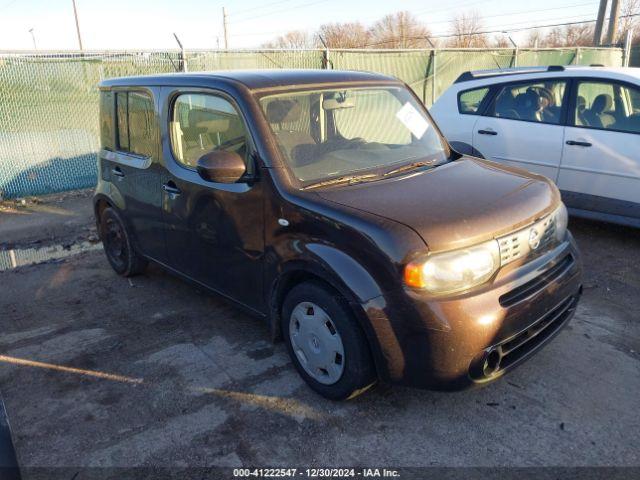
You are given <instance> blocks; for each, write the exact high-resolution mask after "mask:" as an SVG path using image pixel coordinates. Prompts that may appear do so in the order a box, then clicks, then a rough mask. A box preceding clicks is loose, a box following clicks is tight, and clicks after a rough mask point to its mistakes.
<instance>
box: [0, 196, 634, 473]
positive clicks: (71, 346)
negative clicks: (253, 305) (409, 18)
mask: <svg viewBox="0 0 640 480" xmlns="http://www.w3.org/2000/svg"><path fill="white" fill-rule="evenodd" d="M83 195H84V196H83ZM87 196H88V194H86V193H85V194H78V196H70V197H68V198H66V199H65V198H62V199H61V200H60V201H58V200H57V197H52V198H51V199H47V200H45V206H46V205H47V202H51V204H52V205H53V206H55V207H56V209H58V210H60V211H66V212H68V214H67V215H63V214H61V213H60V212H58V215H60V217H59V218H58V220H57V221H52V220H51V218H52V215H56V214H55V213H51V212H50V214H48V215H40V217H39V218H40V220H34V218H35V217H34V216H37V215H38V214H37V213H33V212H32V213H30V214H27V213H24V212H23V214H19V213H15V212H11V211H9V210H4V211H0V240H1V239H4V240H2V241H3V243H4V246H5V248H8V246H10V247H11V248H21V246H33V243H34V242H35V243H36V244H37V243H38V241H41V242H45V243H46V242H53V243H55V242H56V241H59V242H76V241H78V240H79V239H84V238H87V237H88V236H90V235H92V230H91V229H92V225H91V209H90V206H89V204H88V198H87ZM19 217H22V218H23V219H22V220H20V218H19ZM54 218H55V217H54ZM60 218H64V219H65V221H67V222H70V223H68V224H67V225H66V227H65V228H63V229H60V228H59V226H58V227H55V225H58V224H59V223H60ZM47 222H49V223H47ZM42 225H48V226H47V227H46V228H45V227H43V226H42ZM571 229H572V231H573V233H574V235H575V236H576V238H577V240H578V243H579V245H580V247H581V249H582V252H583V253H584V263H585V268H586V272H585V293H584V297H583V300H582V302H581V304H580V306H579V308H578V312H577V314H576V316H575V318H574V320H573V321H572V322H571V324H570V325H569V326H568V327H567V328H566V329H565V330H564V331H563V332H562V333H561V334H560V335H559V336H558V337H556V339H554V340H553V342H551V343H550V344H549V345H548V346H547V347H546V348H545V349H543V350H542V351H541V352H540V353H539V354H538V355H536V356H535V357H534V358H533V359H532V360H530V361H529V362H527V363H526V364H525V365H523V366H522V367H520V368H518V369H517V370H516V371H514V372H513V373H512V374H510V375H508V376H506V377H505V378H503V379H502V380H500V381H498V382H497V383H494V384H492V385H490V386H488V387H486V388H483V389H478V390H472V391H465V392H459V393H436V392H429V391H421V390H413V389H407V388H395V387H394V388H387V387H379V388H376V389H374V390H373V391H371V392H369V393H367V394H365V395H363V396H361V397H359V398H357V399H355V400H353V401H350V402H344V403H334V402H330V401H327V400H324V399H322V398H320V397H319V396H317V395H315V394H314V393H313V392H312V391H311V390H309V389H308V388H307V387H306V386H305V385H304V384H303V382H302V380H301V379H300V378H299V377H298V375H297V374H296V373H295V371H294V369H293V367H292V365H291V364H290V362H289V359H288V357H287V355H286V351H285V349H284V346H283V345H282V344H276V345H273V344H271V343H270V341H269V335H268V332H267V329H266V327H265V325H263V324H262V323H261V321H260V320H257V319H254V318H251V317H248V316H246V315H244V314H243V313H241V312H239V311H238V310H236V309H235V308H233V307H232V306H230V305H228V304H226V303H225V302H223V301H222V300H220V299H218V298H216V297H213V296H211V295H209V294H206V293H203V292H200V291H198V290H197V289H195V288H194V287H193V286H191V285H189V284H186V283H184V282H182V281H180V280H178V279H176V278H174V277H172V276H170V275H168V274H166V273H164V272H163V271H161V270H160V269H159V268H157V267H153V266H152V267H150V269H149V271H148V272H147V273H146V274H145V275H143V276H140V277H136V278H134V279H132V280H131V281H129V280H127V279H123V278H120V277H118V276H117V275H116V274H115V273H113V271H112V270H111V269H110V267H109V265H108V263H107V261H106V258H105V257H104V255H103V253H102V252H101V251H90V252H85V253H81V254H78V255H74V256H70V257H68V258H66V259H62V260H57V261H54V262H48V263H44V264H39V265H32V266H25V267H20V268H17V269H14V270H9V271H5V272H1V273H0V285H2V289H0V312H1V313H0V316H1V318H2V322H1V325H2V333H1V334H0V352H1V356H0V391H1V392H2V395H3V396H4V400H5V403H6V408H7V411H8V414H9V417H10V420H11V424H12V427H13V433H14V437H15V438H14V441H15V444H16V450H17V454H18V458H19V461H20V463H21V465H23V466H26V467H36V466H41V467H42V466H44V467H55V466H57V467H70V466H74V467H89V466H120V467H127V466H145V465H146V466H149V465H153V466H169V467H183V466H212V465H216V466H243V465H244V466H263V467H264V466H292V465H298V466H302V465H307V466H308V465H315V466H346V465H348V466H385V465H388V466H394V467H402V466H414V467H415V466H476V467H478V466H480V467H482V466H491V467H495V466H523V467H528V466H640V450H639V449H638V445H639V444H640V413H639V409H638V406H639V405H640V403H639V401H638V399H639V398H640V368H639V367H640V363H639V360H640V353H639V352H640V319H639V318H638V312H639V311H640V235H638V231H637V230H632V229H626V228H621V227H615V226H610V225H605V224H598V223H594V222H586V221H580V220H575V219H572V221H571ZM43 232H47V233H46V235H44V238H42V237H43ZM5 234H6V235H5ZM0 248H1V246H0ZM69 478H71V477H69Z"/></svg>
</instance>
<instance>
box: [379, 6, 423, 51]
mask: <svg viewBox="0 0 640 480" xmlns="http://www.w3.org/2000/svg"><path fill="white" fill-rule="evenodd" d="M369 33H370V37H371V41H370V42H369V45H370V46H372V47H376V48H425V47H429V41H428V40H427V37H429V35H430V32H429V29H428V28H427V26H426V25H424V24H423V23H422V22H420V21H419V20H418V19H417V18H416V16H415V15H413V14H411V13H409V12H406V11H404V12H396V13H393V14H391V15H386V16H385V17H383V18H381V19H380V20H378V21H377V22H376V23H375V24H374V25H373V26H372V27H371V29H370V30H369Z"/></svg>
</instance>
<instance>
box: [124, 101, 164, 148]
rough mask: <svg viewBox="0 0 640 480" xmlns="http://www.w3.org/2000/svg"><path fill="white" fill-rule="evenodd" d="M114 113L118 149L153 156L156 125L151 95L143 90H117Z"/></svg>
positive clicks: (155, 141)
mask: <svg viewBox="0 0 640 480" xmlns="http://www.w3.org/2000/svg"><path fill="white" fill-rule="evenodd" d="M116 113H117V144H118V150H119V151H121V152H127V153H132V154H134V155H140V156H143V157H152V156H154V154H155V153H156V147H157V142H158V125H157V122H156V115H155V109H154V106H153V99H152V98H151V96H150V95H149V94H147V93H145V92H117V93H116Z"/></svg>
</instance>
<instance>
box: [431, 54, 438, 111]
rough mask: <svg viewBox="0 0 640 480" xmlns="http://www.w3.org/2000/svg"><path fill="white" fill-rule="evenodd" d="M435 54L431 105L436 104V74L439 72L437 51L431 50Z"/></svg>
mask: <svg viewBox="0 0 640 480" xmlns="http://www.w3.org/2000/svg"><path fill="white" fill-rule="evenodd" d="M431 52H432V53H433V75H432V76H431V105H433V104H434V103H436V73H437V72H438V61H437V57H438V56H437V55H436V52H437V50H436V49H435V48H434V49H433V50H431Z"/></svg>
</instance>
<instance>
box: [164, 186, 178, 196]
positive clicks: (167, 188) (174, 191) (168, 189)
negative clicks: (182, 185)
mask: <svg viewBox="0 0 640 480" xmlns="http://www.w3.org/2000/svg"><path fill="white" fill-rule="evenodd" d="M162 190H164V191H165V192H167V193H168V194H169V195H171V196H176V195H180V194H181V193H182V192H181V191H180V189H179V188H178V187H176V186H175V185H173V184H172V183H165V184H164V185H162Z"/></svg>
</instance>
